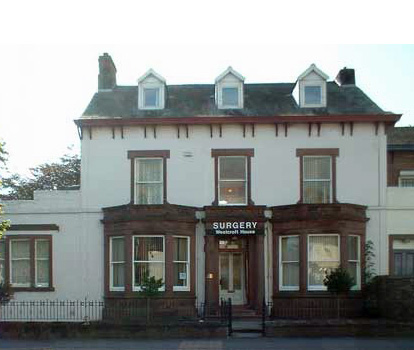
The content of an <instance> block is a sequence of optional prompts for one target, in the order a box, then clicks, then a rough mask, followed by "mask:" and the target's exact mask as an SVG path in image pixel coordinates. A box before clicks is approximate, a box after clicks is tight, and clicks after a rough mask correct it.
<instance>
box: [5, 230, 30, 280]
mask: <svg viewBox="0 0 414 350" xmlns="http://www.w3.org/2000/svg"><path fill="white" fill-rule="evenodd" d="M18 241H20V242H25V241H27V242H29V257H28V258H27V259H26V258H24V259H23V258H20V259H13V248H12V246H13V244H12V242H18ZM9 252H10V258H9V259H10V270H9V276H10V285H11V286H12V287H16V288H30V287H32V285H31V280H32V276H31V273H29V282H28V283H14V282H13V261H20V260H29V269H32V266H31V264H32V262H31V247H30V239H29V238H22V239H10V240H9ZM35 269H36V267H35Z"/></svg>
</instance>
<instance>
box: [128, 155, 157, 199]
mask: <svg viewBox="0 0 414 350" xmlns="http://www.w3.org/2000/svg"><path fill="white" fill-rule="evenodd" d="M145 160H157V161H159V163H160V165H161V169H160V178H161V180H159V181H140V180H139V179H138V176H139V167H140V164H139V163H140V162H142V161H145ZM134 182H135V183H134V202H135V204H137V205H152V204H163V202H164V198H163V197H164V195H163V192H164V161H163V159H162V158H160V157H151V158H145V157H139V158H135V174H134ZM139 185H161V201H160V202H159V203H139V200H138V190H137V189H138V186H139Z"/></svg>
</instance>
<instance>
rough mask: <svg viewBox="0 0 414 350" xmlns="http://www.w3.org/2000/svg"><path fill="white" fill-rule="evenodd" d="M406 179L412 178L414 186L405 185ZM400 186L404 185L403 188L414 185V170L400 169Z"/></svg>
mask: <svg viewBox="0 0 414 350" xmlns="http://www.w3.org/2000/svg"><path fill="white" fill-rule="evenodd" d="M404 180H411V181H412V182H413V185H412V186H403V185H402V182H403V181H404ZM398 187H402V188H406V187H407V188H411V187H414V170H400V174H399V176H398Z"/></svg>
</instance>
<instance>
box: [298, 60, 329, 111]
mask: <svg viewBox="0 0 414 350" xmlns="http://www.w3.org/2000/svg"><path fill="white" fill-rule="evenodd" d="M327 79H328V76H327V75H326V74H325V73H324V72H322V71H321V70H320V69H319V68H318V67H316V66H315V65H314V64H312V65H311V66H310V67H309V68H308V69H307V70H306V71H304V72H303V73H302V74H301V75H300V76H299V78H298V80H297V84H296V87H295V91H294V95H295V98H296V100H297V102H298V103H299V106H300V107H301V108H320V107H326V103H327V97H326V80H327Z"/></svg>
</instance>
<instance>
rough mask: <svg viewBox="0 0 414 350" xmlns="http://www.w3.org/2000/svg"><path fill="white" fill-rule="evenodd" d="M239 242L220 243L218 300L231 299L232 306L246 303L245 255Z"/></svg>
mask: <svg viewBox="0 0 414 350" xmlns="http://www.w3.org/2000/svg"><path fill="white" fill-rule="evenodd" d="M241 243H242V242H241V240H240V241H238V242H236V241H234V240H233V241H230V240H229V241H220V248H221V249H220V255H219V272H220V276H219V277H220V283H219V284H220V298H223V299H226V300H227V299H229V298H231V300H232V303H233V304H234V305H243V304H245V303H246V295H245V294H246V293H245V289H246V288H245V286H246V273H245V261H244V260H245V259H244V258H245V255H244V252H243V248H242V244H241Z"/></svg>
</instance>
